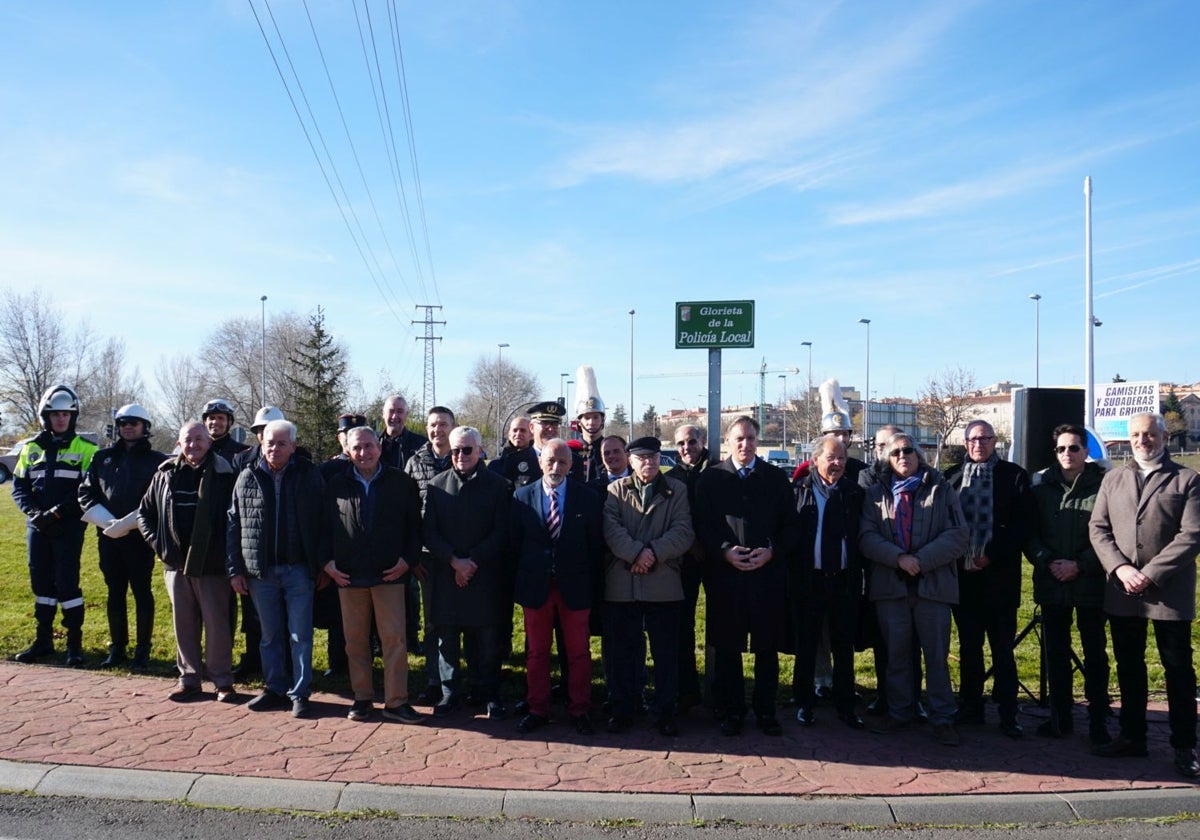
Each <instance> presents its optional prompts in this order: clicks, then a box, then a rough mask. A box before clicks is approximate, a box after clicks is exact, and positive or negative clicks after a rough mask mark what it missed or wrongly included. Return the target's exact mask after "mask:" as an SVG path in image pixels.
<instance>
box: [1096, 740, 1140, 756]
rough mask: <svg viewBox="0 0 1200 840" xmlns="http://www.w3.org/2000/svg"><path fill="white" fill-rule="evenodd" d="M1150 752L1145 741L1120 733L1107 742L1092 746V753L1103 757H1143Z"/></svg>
mask: <svg viewBox="0 0 1200 840" xmlns="http://www.w3.org/2000/svg"><path fill="white" fill-rule="evenodd" d="M1149 754H1150V753H1149V751H1147V749H1146V742H1145V741H1134V740H1131V739H1129V738H1126V737H1125V736H1124V735H1118V736H1117V737H1116V738H1113V739H1112V740H1111V741H1109V742H1108V743H1107V744H1100V745H1098V746H1095V747H1092V755H1098V756H1100V757H1101V758H1142V757H1144V756H1147V755H1149Z"/></svg>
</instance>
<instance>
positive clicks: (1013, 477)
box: [946, 420, 1034, 738]
mask: <svg viewBox="0 0 1200 840" xmlns="http://www.w3.org/2000/svg"><path fill="white" fill-rule="evenodd" d="M963 439H964V440H965V441H966V446H967V460H966V461H964V462H963V463H962V464H960V465H958V466H955V467H951V468H950V469H948V470H947V471H946V480H947V481H948V482H950V486H951V487H953V488H954V489H955V490H957V491H958V499H959V501H960V502H961V503H962V511H963V516H964V517H966V521H967V525H968V526H969V527H970V529H971V544H970V546H969V547H968V549H967V555H966V556H965V557H963V558H961V559H960V560H959V565H958V605H957V606H956V607H955V608H954V621H955V623H956V624H957V625H958V651H959V662H960V664H959V675H960V676H959V689H958V714H957V715H956V717H955V722H956V723H960V724H961V723H966V724H972V723H974V724H980V723H983V722H984V716H983V682H984V664H983V640H984V637H985V636H986V637H987V641H988V646H989V647H990V648H991V651H992V674H993V677H992V683H993V684H992V694H993V696H994V697H995V698H996V704H997V706H998V707H999V712H1000V731H1001V732H1003V733H1004V734H1005V735H1007V736H1008V737H1009V738H1020V737H1022V735H1024V730H1023V729H1022V728H1021V724H1019V723H1017V663H1016V659H1015V657H1014V655H1013V644H1014V641H1015V639H1016V637H1017V607H1018V606H1020V603H1021V550H1022V549H1023V548H1024V546H1025V541H1026V539H1027V538H1028V536H1029V527H1030V523H1031V522H1032V521H1033V510H1034V508H1033V495H1032V494H1031V492H1030V489H1029V474H1028V473H1027V472H1025V470H1023V469H1021V468H1020V467H1019V466H1017V465H1016V464H1014V463H1012V462H1011V461H1002V460H1000V457H999V456H998V455H997V454H996V431H995V430H994V429H993V428H992V426H991V424H989V423H987V422H985V421H983V420H972V421H971V422H970V423H968V424H967V428H966V429H965V430H964V431H963Z"/></svg>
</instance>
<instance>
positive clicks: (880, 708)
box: [867, 697, 888, 715]
mask: <svg viewBox="0 0 1200 840" xmlns="http://www.w3.org/2000/svg"><path fill="white" fill-rule="evenodd" d="M887 710H888V708H887V701H886V700H884V699H883V698H882V697H876V698H875V699H874V700H872V701H871V702H870V703H869V704H868V705H867V714H869V715H886V714H887Z"/></svg>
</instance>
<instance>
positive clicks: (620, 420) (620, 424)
mask: <svg viewBox="0 0 1200 840" xmlns="http://www.w3.org/2000/svg"><path fill="white" fill-rule="evenodd" d="M606 425H609V426H612V427H613V428H614V429H617V430H618V431H615V432H613V434H617V435H619V434H624V432H621V431H619V430H620V429H624V428H626V427H627V426H628V425H629V415H628V414H626V413H625V405H624V403H617V404H616V405H615V406H613V412H612V417H610V418H608V423H607V424H606Z"/></svg>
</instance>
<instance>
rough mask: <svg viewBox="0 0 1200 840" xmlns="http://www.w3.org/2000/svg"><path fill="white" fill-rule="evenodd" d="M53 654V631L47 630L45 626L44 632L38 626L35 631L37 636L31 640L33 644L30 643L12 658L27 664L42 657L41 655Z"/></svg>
mask: <svg viewBox="0 0 1200 840" xmlns="http://www.w3.org/2000/svg"><path fill="white" fill-rule="evenodd" d="M53 655H54V633H53V631H51V630H49V628H47V630H46V631H45V632H43V631H42V628H41V627H39V628H38V632H37V637H36V638H35V639H34V640H33V644H31V645H30V646H29V647H27V648H25V650H23V651H21V652H20V653H18V654H17V655H16V656H15V657H14V658H15V659H16V660H17V661H18V662H22V663H24V664H26V665H28V664H29V663H31V662H37V661H38V660H39V659H42V658H43V657H46V656H53Z"/></svg>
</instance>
